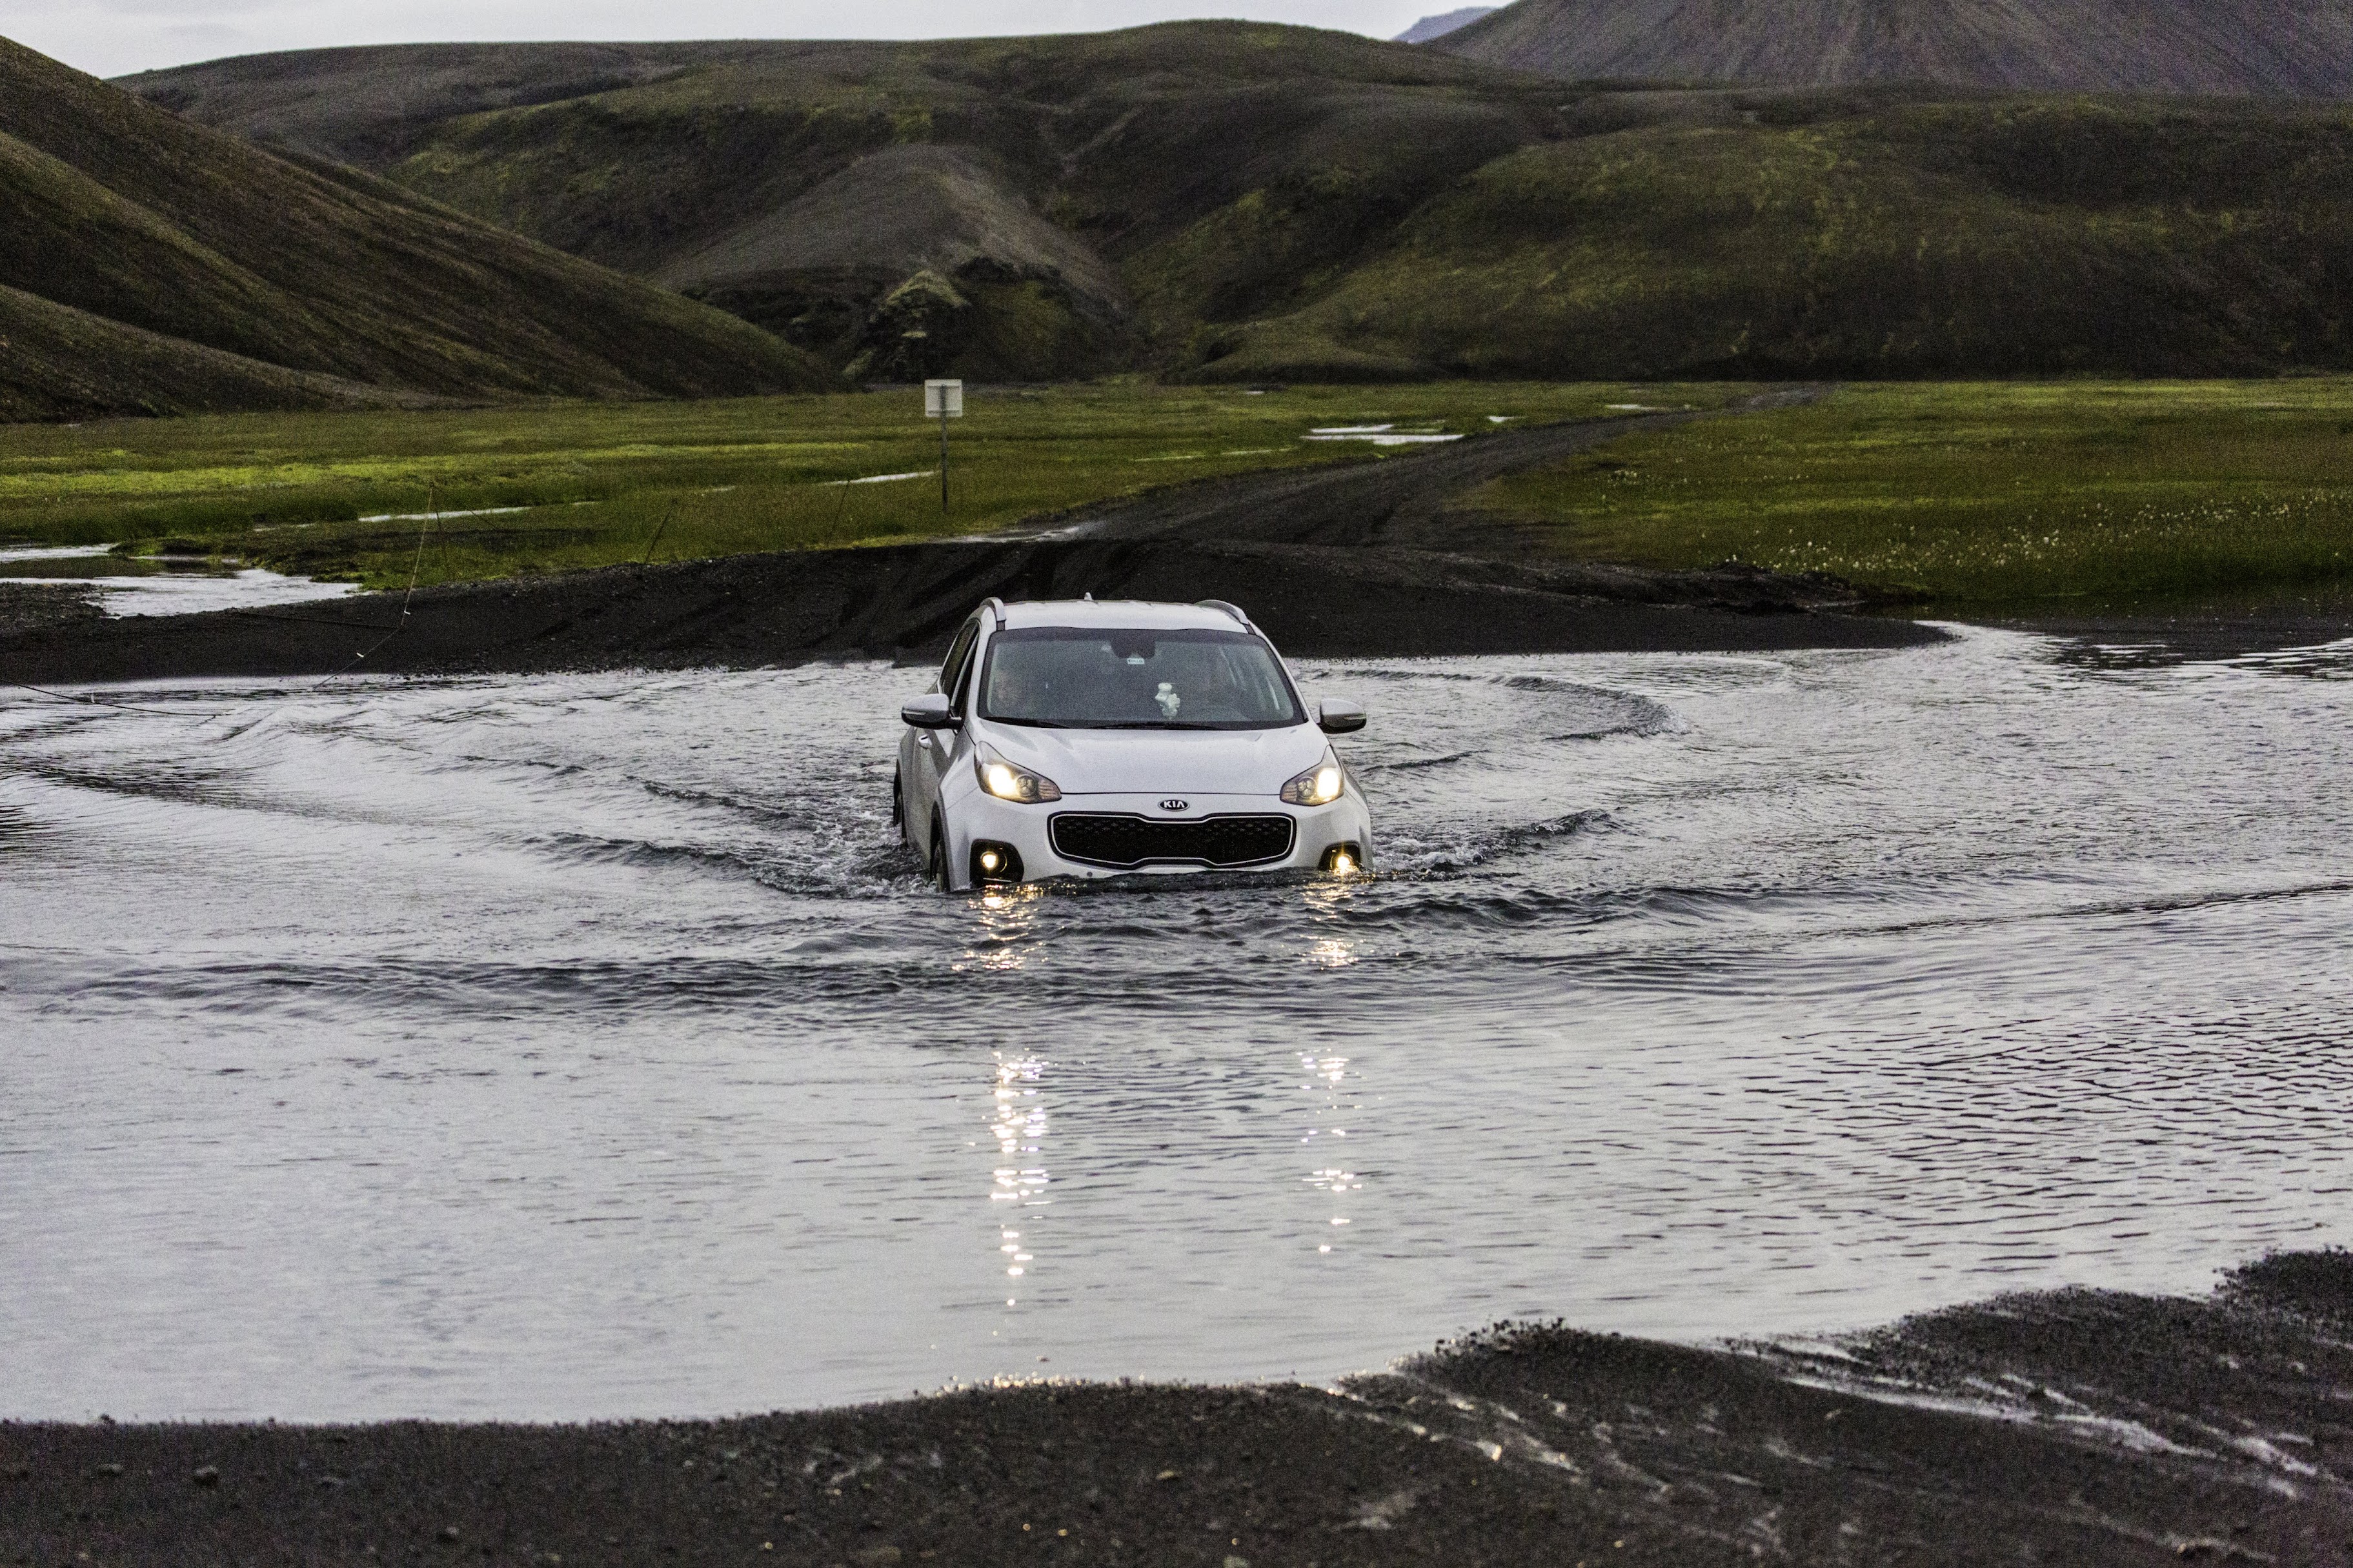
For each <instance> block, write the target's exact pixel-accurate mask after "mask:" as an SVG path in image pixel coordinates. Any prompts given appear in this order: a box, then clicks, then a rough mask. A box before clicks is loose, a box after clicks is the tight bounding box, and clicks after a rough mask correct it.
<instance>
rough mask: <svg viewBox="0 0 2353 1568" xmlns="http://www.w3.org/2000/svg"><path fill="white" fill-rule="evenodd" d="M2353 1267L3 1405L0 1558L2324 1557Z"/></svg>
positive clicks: (1168, 1560)
mask: <svg viewBox="0 0 2353 1568" xmlns="http://www.w3.org/2000/svg"><path fill="white" fill-rule="evenodd" d="M2348 1331H2353V1255H2348V1254H2347V1253H2344V1252H2316V1253H2312V1252H2308V1253H2291V1254H2282V1255H2275V1256H2274V1257H2272V1258H2266V1259H2264V1260H2263V1261H2261V1262H2259V1263H2256V1264H2253V1265H2250V1266H2248V1267H2247V1268H2242V1269H2239V1270H2237V1271H2235V1272H2234V1273H2232V1275H2231V1276H2229V1277H2228V1278H2227V1279H2225V1281H2224V1282H2223V1284H2222V1286H2221V1288H2220V1289H2218V1290H2217V1291H2216V1292H2215V1293H2214V1294H2212V1295H2211V1296H2210V1297H2206V1298H2202V1299H2186V1298H2182V1299H2177V1298H2165V1297H2146V1296H2134V1295H2125V1294H2120V1293H2113V1292H2102V1291H2094V1290H2086V1289H2074V1290H2059V1291H2049V1292H2042V1293H2039V1294H2034V1295H2021V1296H2011V1297H2006V1298H2000V1299H1998V1300H1992V1301H1989V1302H1984V1303H1980V1304H1978V1305H1974V1306H1969V1307H1963V1308H1957V1309H1954V1310H1948V1311H1943V1312H1936V1313H1930V1314H1926V1315H1924V1316H1921V1317H1917V1318H1913V1319H1908V1320H1906V1321H1904V1322H1902V1323H1899V1324H1896V1325H1894V1327H1891V1328H1888V1329H1885V1330H1882V1331H1877V1332H1873V1333H1864V1334H1857V1335H1851V1336H1845V1337H1843V1338H1841V1339H1840V1340H1838V1341H1836V1342H1829V1343H1813V1344H1782V1345H1775V1344H1767V1345H1755V1346H1746V1347H1736V1348H1727V1349H1708V1348H1694V1347H1690V1346H1683V1345H1672V1344H1663V1343H1658V1342H1649V1341H1643V1340H1639V1339H1630V1338H1622V1337H1617V1336H1607V1335H1597V1334H1589V1333H1583V1332H1579V1331H1575V1330H1572V1329H1568V1328H1566V1327H1563V1326H1560V1325H1549V1326H1546V1325H1527V1324H1520V1325H1506V1326H1502V1327H1499V1328H1497V1329H1494V1330H1491V1331H1486V1332H1484V1333H1482V1334H1478V1335H1473V1336H1471V1337H1470V1338H1468V1339H1465V1340H1463V1341H1461V1342H1454V1343H1451V1344H1443V1345H1440V1347H1438V1348H1437V1349H1436V1350H1435V1351H1433V1352H1430V1354H1427V1355H1424V1356H1420V1357H1418V1358H1415V1359H1413V1360H1410V1361H1408V1362H1404V1363H1398V1365H1397V1366H1395V1367H1394V1368H1392V1369H1391V1370H1389V1371H1388V1372H1383V1373H1371V1374H1366V1375H1364V1376H1359V1377H1355V1378H1350V1379H1347V1380H1345V1381H1344V1382H1343V1383H1341V1384H1337V1385H1335V1386H1333V1387H1329V1388H1318V1387H1312V1386H1307V1385H1303V1384H1287V1385H1285V1384H1266V1385H1250V1386H1238V1387H1203V1386H1176V1385H1149V1384H1060V1383H1056V1382H1051V1381H1045V1380H1040V1381H1036V1382H1024V1383H1018V1384H999V1385H994V1386H988V1387H983V1388H974V1389H964V1390H959V1391H955V1392H951V1393H945V1394H939V1395H935V1396H933V1397H930V1398H920V1399H912V1400H907V1401H903V1402H899V1403H894V1404H888V1405H868V1406H863V1407H859V1408H852V1409H839V1410H823V1411H813V1412H801V1413H787V1414H779V1415H759V1416H749V1417H744V1418H738V1419H731V1420H691V1421H643V1422H624V1423H610V1424H596V1425H584V1426H512V1425H452V1424H446V1423H432V1422H415V1421H411V1422H394V1423H385V1424H379V1425H371V1426H343V1427H329V1426H279V1425H275V1424H260V1425H257V1424H245V1425H230V1426H220V1425H155V1426H127V1425H115V1424H112V1423H111V1422H107V1421H104V1420H100V1421H99V1422H96V1423H91V1424H86V1425H66V1424H40V1423H6V1422H0V1562H7V1563H28V1564H30V1563H37V1564H43V1565H47V1564H52V1563H59V1564H62V1563H77V1564H78V1563H117V1564H146V1563H174V1564H197V1565H210V1564H216V1563H219V1564H227V1563H248V1562H253V1561H259V1560H263V1559H269V1560H272V1561H278V1560H285V1561H299V1562H306V1563H313V1562H315V1563H379V1562H402V1563H459V1562H468V1563H471V1562H478V1561H490V1562H498V1563H541V1564H547V1565H550V1568H554V1565H555V1564H559V1563H561V1564H586V1563H599V1564H603V1563H611V1564H621V1563H633V1564H634V1563H691V1564H702V1563H747V1562H748V1563H828V1564H829V1563H841V1564H844V1565H849V1564H859V1565H861V1568H881V1565H882V1564H897V1563H955V1564H981V1563H988V1564H994V1563H1038V1562H1041V1561H1042V1562H1066V1563H1123V1564H1137V1565H1150V1568H1158V1565H1161V1564H1171V1565H1174V1564H1195V1563H1208V1564H1210V1565H1212V1568H1232V1563H1233V1562H1234V1561H1235V1560H1236V1559H1239V1560H1240V1561H1241V1562H1243V1563H1250V1564H1252V1565H1253V1568H1268V1565H1271V1564H1300V1565H1306V1564H1315V1565H1317V1568H1338V1565H1343V1564H1376V1563H1423V1562H1444V1563H1465V1564H1506V1563H1509V1564H1526V1563H1562V1564H1569V1563H1579V1562H1583V1563H1588V1564H1594V1565H1596V1568H1598V1565H1599V1564H1601V1563H1611V1564H1620V1563H1635V1564H1659V1565H1666V1564H1673V1565H1676V1568H1683V1565H1689V1564H1715V1563H1723V1564H1727V1565H1729V1564H1733V1563H1741V1564H1753V1563H1758V1562H1767V1563H1831V1562H1852V1563H1897V1562H1902V1563H1939V1564H1942V1563H1950V1564H1956V1565H1957V1564H1962V1563H1994V1562H2010V1563H2015V1562H2023V1561H2031V1562H2048V1563H2060V1562H2063V1563H2093V1564H2105V1563H2116V1564H2142V1563H2149V1564H2153V1563H2179V1562H2182V1561H2185V1560H2190V1561H2198V1560H2203V1561H2208V1562H2214V1563H2222V1562H2232V1561H2238V1562H2251V1563H2284V1564H2313V1565H2316V1568H2317V1565H2319V1564H2324V1563H2343V1562H2345V1561H2346V1560H2347V1555H2348V1552H2353V1487H2349V1486H2348V1483H2347V1481H2346V1480H2345V1479H2344V1477H2345V1476H2346V1474H2347V1473H2348V1465H2353V1421H2348V1418H2347V1411H2348V1408H2353V1338H2348Z"/></svg>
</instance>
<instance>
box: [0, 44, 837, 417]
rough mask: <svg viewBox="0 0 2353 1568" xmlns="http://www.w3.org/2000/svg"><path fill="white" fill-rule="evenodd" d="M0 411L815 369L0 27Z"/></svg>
mask: <svg viewBox="0 0 2353 1568" xmlns="http://www.w3.org/2000/svg"><path fill="white" fill-rule="evenodd" d="M0 349H5V353H0V418H11V419H26V418H49V417H65V416H83V415H99V414H114V413H168V412H180V411H195V410H204V409H221V408H291V407H322V406H323V407H342V406H370V405H387V404H406V403H417V402H420V401H432V400H435V399H446V398H461V399H482V398H495V397H501V396H508V395H550V394H553V395H567V396H629V397H645V396H654V395H710V394H722V393H750V392H758V391H774V390H785V389H788V388H797V387H809V386H816V385H820V384H826V383H827V381H828V375H827V373H826V372H825V371H824V370H823V369H822V368H821V367H819V366H818V365H817V364H816V363H814V362H812V361H811V360H810V359H809V358H808V357H807V355H805V354H803V353H800V352H799V351H797V350H795V349H793V348H791V347H789V346H788V345H786V344H785V343H783V342H778V341H777V340H776V339H775V338H773V337H770V336H768V335H767V334H765V333H764V332H761V331H756V330H754V329H753V328H751V327H749V326H747V325H745V324H744V322H742V321H737V320H734V319H732V318H730V317H728V316H726V315H723V314H722V313H720V312H718V311H716V310H709V309H706V308H704V307H702V306H700V305H697V304H695V303H694V302H692V301H691V300H685V299H681V298H680V297H679V296H677V295H675V294H671V293H668V292H665V291H663V290H661V289H656V288H653V287H650V286H649V285H648V284H646V283H643V282H640V281H638V280H635V279H628V278H625V277H621V276H619V275H617V274H616V273H613V272H609V271H607V270H606V269H605V268H600V267H596V266H593V265H591V264H589V263H587V262H585V261H582V260H580V259H578V258H574V257H570V256H565V255H563V254H560V253H558V252H556V251H554V250H552V249H549V248H548V247H544V246H541V245H536V244H533V243H532V242H530V241H528V240H525V239H522V238H521V237H517V236H515V235H512V234H510V233H507V232H504V231H502V230H501V229H498V228H494V227H491V226H489V225H486V224H483V223H481V222H480V221H479V220H478V219H474V218H470V217H467V216H463V215H461V214H459V213H457V212H455V211H452V210H449V209H448V208H445V207H438V206H436V205H433V204H431V203H429V202H427V201H426V200H424V199H422V198H420V197H418V196H417V195H416V194H415V193H413V192H411V191H408V190H406V189H404V188H402V187H400V186H398V185H394V184H386V183H385V182H383V181H380V180H376V179H374V178H372V177H370V176H367V175H365V174H360V173H358V172H357V171H354V170H351V169H346V168H340V167H335V166H320V167H312V168H304V167H298V166H297V165H295V164H294V163H289V162H286V161H284V160H282V159H280V158H276V157H272V156H269V154H267V153H263V152H261V151H259V150H258V149H257V148H255V147H254V146H253V145H251V144H250V143H249V142H246V141H243V140H241V139H239V138H237V137H235V136H229V135H224V134H222V133H220V132H215V131H210V130H206V129H204V128H203V127H200V126H196V125H193V124H190V123H189V122H187V121H185V120H183V119H181V118H180V117H178V116H176V115H173V114H170V113H167V112H165V111H164V110H160V109H157V108H155V107H153V105H150V104H148V103H146V102H143V101H142V100H140V99H138V98H136V97H134V96H132V95H131V94H129V93H126V92H123V91H121V89H117V88H112V87H109V86H107V85H106V84H104V83H102V82H99V81H96V80H93V79H90V78H89V77H85V76H82V75H80V74H79V73H78V72H75V71H71V70H69V69H67V68H65V67H63V66H61V65H58V63H57V62H55V61H54V60H50V59H47V58H44V57H42V56H40V55H37V54H35V53H34V52H32V51H31V50H29V49H26V48H23V47H19V46H17V45H16V44H13V43H9V42H7V41H6V40H5V39H0Z"/></svg>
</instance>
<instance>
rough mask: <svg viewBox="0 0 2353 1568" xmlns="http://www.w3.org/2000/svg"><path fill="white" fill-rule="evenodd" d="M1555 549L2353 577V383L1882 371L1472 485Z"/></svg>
mask: <svg viewBox="0 0 2353 1568" xmlns="http://www.w3.org/2000/svg"><path fill="white" fill-rule="evenodd" d="M1471 500H1472V502H1473V503H1475V504H1476V505H1477V506H1479V507H1482V508H1485V509H1487V510H1491V511H1493V512H1498V513H1501V514H1503V515H1504V516H1505V517H1508V518H1510V519H1512V520H1514V521H1516V522H1518V523H1519V524H1520V526H1521V528H1522V529H1523V530H1524V531H1526V532H1527V533H1528V534H1529V535H1532V536H1533V537H1534V538H1535V539H1536V540H1538V541H1540V542H1542V543H1543V544H1544V545H1545V547H1547V548H1550V549H1552V550H1555V551H1557V552H1562V553H1564V554H1567V555H1572V556H1577V557H1580V558H1587V559H1594V560H1605V561H1625V562H1634V563H1648V564H1655V565H1662V566H1700V565H1709V564H1713V563H1717V562H1721V561H1725V560H1727V559H1729V560H1737V561H1744V562H1749V563H1754V564H1757V565H1761V566H1767V567H1770V568H1773V569H1775V570H1777V571H1785V572H1814V571H1820V572H1829V573H1831V574H1836V575H1838V576H1841V577H1844V578H1847V579H1848V580H1850V581H1852V582H1854V583H1856V584H1860V585H1862V586H1864V587H1866V588H1870V589H1873V590H1877V591H1881V592H1884V593H1890V594H1898V595H1917V596H1920V597H1922V598H1925V599H1926V601H1927V602H1928V604H1929V605H1930V607H1931V608H1934V607H1936V606H1940V605H1941V606H1949V607H1951V608H1953V609H1954V610H1955V611H1957V612H1958V611H1961V610H1984V609H1987V608H2015V609H2020V610H2034V609H2044V610H2049V609H2052V608H2059V607H2084V608H2107V607H2120V606H2126V605H2152V604H2158V603H2163V602H2166V601H2169V600H2178V601H2194V600H2206V599H2212V598H2215V597H2218V596H2223V595H2263V594H2290V593H2298V592H2306V591H2312V590H2329V591H2342V590H2344V589H2346V588H2347V587H2348V586H2353V381H2348V380H2346V379H2342V378H2299V379H2290V380H2274V381H2261V382H2221V383H2216V382H2187V383H2185V382H2142V383H2129V384H2124V383H2114V382H2090V381H2062V382H2051V383H1992V384H1984V383H1980V384H1926V385H1922V384H1910V385H1863V386H1852V387H1847V388H1844V389H1842V390H1841V391H1839V392H1838V393H1837V394H1835V395H1833V396H1831V398H1830V399H1828V400H1827V401H1825V402H1823V403H1820V404H1818V405H1813V406H1810V407H1805V408H1796V409H1788V410H1783V411H1780V412H1776V413H1771V414H1762V415H1755V416H1746V417H1744V418H1740V419H1726V420H1715V421H1709V422H1706V423H1704V424H1700V425H1694V426H1686V427H1684V428H1683V429H1681V430H1677V431H1674V432H1672V433H1669V434H1664V435H1658V436H1640V437H1633V438H1631V439H1630V440H1627V441H1624V442H1620V443H1617V444H1614V445H1612V446H1611V447H1609V448H1607V449H1606V450H1604V451H1602V452H1599V453H1597V454H1595V455H1594V456H1592V457H1590V458H1581V459H1579V460H1577V462H1575V463H1572V464H1570V465H1568V466H1567V467H1565V468H1559V469H1556V470H1554V471H1551V472H1546V473H1538V474H1530V475H1525V476H1521V477H1518V478H1514V479H1506V480H1504V481H1502V482H1500V483H1498V484H1496V485H1493V486H1491V487H1489V488H1488V489H1486V490H1484V491H1483V492H1482V493H1480V494H1479V495H1477V496H1475V497H1473V498H1471Z"/></svg>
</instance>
